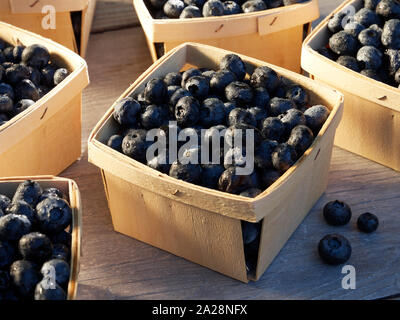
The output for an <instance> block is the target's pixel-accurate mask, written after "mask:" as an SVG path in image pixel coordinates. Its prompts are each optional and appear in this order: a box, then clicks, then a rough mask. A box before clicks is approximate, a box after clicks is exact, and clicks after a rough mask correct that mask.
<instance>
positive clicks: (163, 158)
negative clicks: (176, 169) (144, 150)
mask: <svg viewBox="0 0 400 320" xmlns="http://www.w3.org/2000/svg"><path fill="white" fill-rule="evenodd" d="M147 165H148V166H149V167H150V168H152V169H154V170H157V171H160V172H162V173H165V174H168V173H169V170H170V168H171V164H170V163H169V157H168V152H166V153H165V154H158V155H157V156H155V157H153V158H152V159H149V160H148V161H147Z"/></svg>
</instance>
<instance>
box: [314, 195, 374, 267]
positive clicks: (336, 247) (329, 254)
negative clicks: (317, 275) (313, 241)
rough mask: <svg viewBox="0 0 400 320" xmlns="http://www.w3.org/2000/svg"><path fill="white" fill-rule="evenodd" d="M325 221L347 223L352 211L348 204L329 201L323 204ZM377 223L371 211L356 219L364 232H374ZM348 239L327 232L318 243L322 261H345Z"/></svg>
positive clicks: (349, 248) (348, 253) (359, 227)
mask: <svg viewBox="0 0 400 320" xmlns="http://www.w3.org/2000/svg"><path fill="white" fill-rule="evenodd" d="M323 215H324V218H325V221H326V222H327V223H328V224H329V225H332V226H344V225H346V224H347V223H349V221H350V219H351V216H352V212H351V209H350V206H349V205H348V204H347V203H345V202H343V201H339V200H335V201H330V202H328V203H327V204H326V205H325V206H324V210H323ZM378 225H379V221H378V217H377V216H376V215H374V214H372V213H369V212H366V213H363V214H361V215H360V216H359V217H358V219H357V227H358V229H359V230H360V231H362V232H365V233H371V232H374V231H375V230H376V229H377V228H378ZM351 250H352V249H351V245H350V241H349V240H348V239H347V238H345V237H344V236H342V235H340V234H328V235H326V236H325V237H323V238H322V239H321V240H320V242H319V244H318V252H319V255H320V257H321V258H322V260H323V261H325V262H326V263H328V264H332V265H338V264H342V263H345V262H346V261H347V260H349V259H350V256H351Z"/></svg>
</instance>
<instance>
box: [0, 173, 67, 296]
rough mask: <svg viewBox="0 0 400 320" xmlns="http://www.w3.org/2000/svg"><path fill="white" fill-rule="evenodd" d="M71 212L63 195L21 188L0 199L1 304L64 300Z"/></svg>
mask: <svg viewBox="0 0 400 320" xmlns="http://www.w3.org/2000/svg"><path fill="white" fill-rule="evenodd" d="M71 222H72V210H71V207H70V206H69V204H68V202H67V201H66V200H65V199H64V196H63V194H62V192H61V191H60V190H58V189H56V188H49V189H44V190H42V188H41V187H40V185H39V184H38V183H37V182H34V181H30V180H27V181H25V182H23V183H21V184H20V185H19V186H18V188H17V190H16V192H15V194H14V197H13V198H12V199H9V198H8V197H7V196H5V195H0V300H33V299H35V300H65V299H66V298H67V294H66V291H67V289H68V282H69V276H70V265H69V261H70V254H71V249H70V248H71V233H70V232H67V231H66V228H68V227H69V226H70V225H71Z"/></svg>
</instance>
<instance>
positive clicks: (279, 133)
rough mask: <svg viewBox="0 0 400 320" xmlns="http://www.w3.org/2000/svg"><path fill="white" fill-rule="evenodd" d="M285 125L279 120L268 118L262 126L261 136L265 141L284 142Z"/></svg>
mask: <svg viewBox="0 0 400 320" xmlns="http://www.w3.org/2000/svg"><path fill="white" fill-rule="evenodd" d="M285 130H286V129H285V125H284V124H283V123H282V121H281V120H280V119H279V118H276V117H268V118H266V119H265V120H264V121H263V123H262V125H261V134H262V136H263V138H264V139H269V140H275V141H279V142H280V141H282V139H283V137H284V134H285Z"/></svg>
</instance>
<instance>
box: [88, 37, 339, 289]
mask: <svg viewBox="0 0 400 320" xmlns="http://www.w3.org/2000/svg"><path fill="white" fill-rule="evenodd" d="M228 53H229V52H228V51H225V50H222V49H217V48H214V47H210V46H205V45H201V44H193V43H187V44H184V45H181V46H179V47H177V48H175V49H174V50H172V51H171V52H169V53H167V54H166V55H165V56H164V57H162V58H161V59H160V60H159V61H157V62H156V63H154V64H153V65H152V66H151V67H150V68H149V69H148V70H147V71H146V72H145V73H144V74H143V75H141V76H140V77H139V78H138V79H137V81H136V82H135V83H134V84H133V85H132V86H131V87H130V88H129V89H128V90H127V91H126V92H125V93H124V94H123V95H122V96H121V98H124V97H127V96H131V95H134V94H135V93H139V92H140V91H141V90H143V88H144V86H145V84H146V83H147V82H148V81H149V80H150V79H152V78H158V77H162V76H164V75H165V74H167V73H168V72H174V71H175V72H176V71H179V70H181V69H182V68H183V67H185V66H187V65H191V66H197V67H207V68H218V64H219V61H220V60H221V58H222V57H223V56H225V55H226V54H228ZM241 58H242V59H243V61H244V62H245V64H246V68H247V71H248V72H249V73H251V72H252V71H253V70H254V69H255V68H256V67H258V66H261V65H267V66H270V67H271V68H273V69H274V70H275V71H276V72H277V73H278V74H280V75H283V76H285V77H287V78H289V79H291V80H293V81H295V82H297V83H299V84H300V85H302V86H303V87H304V88H305V89H306V90H307V91H308V92H309V97H310V103H311V104H312V105H314V104H323V105H325V106H327V107H328V108H329V109H330V110H331V113H330V116H329V118H328V120H327V121H326V123H325V124H324V126H323V127H322V129H321V131H320V132H319V134H318V136H317V137H316V139H315V141H314V143H313V144H312V146H311V147H310V148H309V149H308V150H307V151H306V152H305V154H304V155H303V156H302V157H301V158H300V159H299V160H298V161H297V163H296V164H295V165H294V166H292V167H291V168H290V169H289V170H288V171H287V172H286V173H285V174H284V175H282V176H281V177H280V178H279V179H278V180H277V181H276V182H275V183H274V184H273V185H272V186H270V187H269V188H268V189H267V190H265V191H264V192H263V193H262V194H260V195H259V196H257V197H256V198H253V199H249V198H245V197H242V196H238V195H233V194H228V193H225V192H220V191H216V190H213V189H208V188H204V187H201V186H197V185H194V184H191V183H187V182H184V181H181V180H177V179H174V178H172V177H170V176H168V175H166V174H162V173H160V172H158V171H156V170H153V169H151V168H150V167H148V166H146V165H144V164H142V163H139V162H137V161H135V160H133V159H131V158H129V157H128V156H125V155H124V154H122V153H119V152H117V151H115V150H113V149H111V148H110V147H108V146H107V141H108V138H109V137H110V136H111V135H113V134H116V133H117V131H118V128H117V126H116V123H115V120H114V119H113V116H112V114H113V107H111V108H110V109H109V110H108V111H107V113H106V114H105V116H104V117H103V118H102V119H101V120H100V122H99V123H98V124H97V125H96V127H95V128H94V129H93V131H92V133H91V135H90V137H89V161H90V162H92V163H94V164H95V165H97V166H98V167H100V169H101V174H102V177H103V181H104V188H105V192H106V196H107V200H108V205H109V208H110V212H111V216H112V220H113V224H114V229H115V230H116V231H118V232H121V233H123V234H126V235H128V236H131V237H133V238H136V239H138V240H140V241H143V242H146V243H149V244H151V245H153V246H156V247H158V248H161V249H164V250H166V251H169V252H171V253H173V254H175V255H178V256H181V257H183V258H185V259H188V260H190V261H193V262H196V263H198V264H201V265H203V266H206V267H208V268H210V269H213V270H215V271H218V272H221V273H223V274H225V275H228V276H230V277H232V278H235V279H238V280H241V281H244V282H247V281H248V280H249V279H251V280H257V279H259V277H260V276H261V275H262V274H263V272H264V271H265V270H266V268H267V267H268V265H269V264H270V263H271V262H272V260H273V259H274V257H275V256H276V255H277V254H278V252H279V251H280V249H281V248H282V247H283V245H284V244H285V243H286V241H287V240H288V239H289V237H290V236H291V234H292V233H293V232H294V230H295V229H296V228H297V226H298V225H299V224H300V222H301V221H302V220H303V218H304V217H305V216H306V215H307V213H308V212H309V210H310V209H311V208H312V206H313V205H314V203H315V202H316V201H317V200H318V198H319V197H320V196H321V194H322V193H323V192H324V190H325V188H326V185H327V179H328V171H329V166H330V159H331V153H332V146H333V139H334V136H335V130H336V127H337V126H338V124H339V121H340V118H341V115H342V102H343V101H342V95H341V94H340V93H338V92H337V91H335V90H333V89H330V88H329V87H326V86H324V85H321V84H319V83H317V82H315V81H312V80H311V79H308V78H306V77H303V76H301V75H298V74H296V73H293V72H290V71H287V70H285V69H283V68H279V67H276V66H273V65H270V64H267V63H265V62H262V61H259V60H256V59H253V58H249V57H246V56H241ZM289 197H290V201H288V199H289ZM241 220H245V221H250V222H258V221H261V220H262V230H261V240H260V248H259V253H258V263H257V268H256V270H255V273H253V274H249V275H248V274H247V272H246V265H245V256H244V248H243V238H242V227H241Z"/></svg>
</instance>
